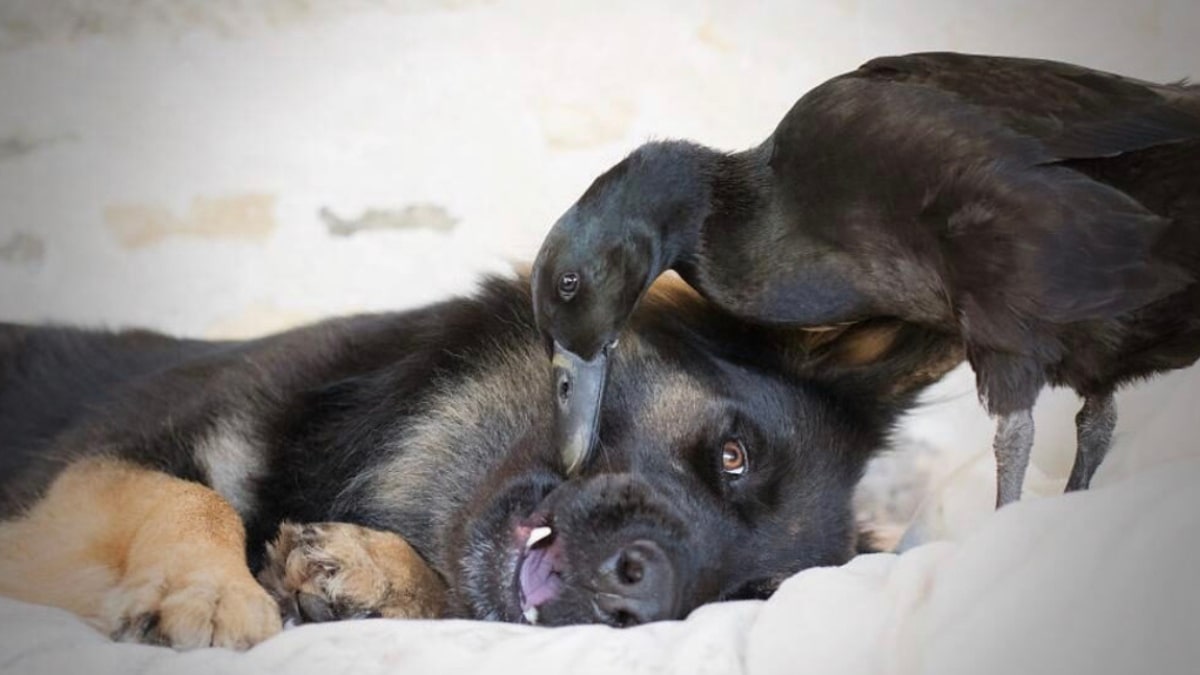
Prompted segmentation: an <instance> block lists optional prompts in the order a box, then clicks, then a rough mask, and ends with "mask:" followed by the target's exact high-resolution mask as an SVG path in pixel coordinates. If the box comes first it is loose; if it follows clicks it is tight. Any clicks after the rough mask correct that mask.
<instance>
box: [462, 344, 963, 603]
mask: <svg viewBox="0 0 1200 675" xmlns="http://www.w3.org/2000/svg"><path fill="white" fill-rule="evenodd" d="M864 335H865V333H864ZM694 337H695V334H694V333H693V332H691V331H689V330H688V329H687V328H686V327H684V328H680V329H678V330H676V329H674V328H671V327H664V326H662V325H656V326H646V325H643V326H642V331H641V332H640V333H638V334H637V335H635V336H632V337H631V336H628V335H627V336H626V337H625V338H623V343H622V347H621V349H620V350H619V351H618V357H617V359H616V362H615V363H614V365H613V370H612V373H611V375H610V382H609V390H608V393H607V395H606V398H605V403H604V410H603V418H602V419H603V421H602V425H601V428H600V441H599V447H598V450H597V452H596V453H595V455H594V457H593V459H592V460H591V463H590V465H589V466H587V467H585V468H584V470H583V471H582V472H581V473H580V475H578V476H576V477H573V478H571V479H570V480H567V479H565V478H564V477H563V476H562V475H561V473H560V472H559V471H558V468H557V467H558V459H557V451H556V449H555V448H553V447H552V444H551V443H550V442H549V438H550V435H549V434H548V433H547V432H546V430H545V429H540V428H539V429H533V430H531V431H530V432H529V434H527V435H526V436H525V437H524V438H523V439H521V441H520V442H518V443H517V444H516V445H515V446H514V447H513V448H512V449H511V451H510V452H509V453H508V455H507V457H506V460H505V462H504V464H503V465H502V467H501V468H500V470H498V471H496V472H495V473H494V474H493V475H492V476H491V477H490V478H489V480H488V481H487V482H486V484H485V486H484V488H483V490H481V492H480V494H479V495H478V497H477V498H476V499H475V500H474V502H473V504H472V506H471V513H472V515H471V517H470V518H468V519H467V520H468V521H469V522H468V524H467V525H466V530H465V531H464V532H463V533H462V535H461V537H459V543H460V544H461V549H460V550H459V551H457V552H455V553H454V554H453V555H452V558H454V559H456V560H457V561H458V562H457V564H456V567H457V569H456V571H455V573H456V576H458V579H456V580H452V583H451V586H452V587H455V588H456V589H457V591H456V592H457V593H458V594H459V595H460V597H459V598H458V602H459V603H461V604H462V605H464V606H465V608H466V611H467V613H469V614H470V615H472V616H475V617H478V618H489V619H499V620H505V621H515V622H519V621H528V622H536V623H540V624H547V625H562V624H573V623H596V622H599V623H607V624H610V625H615V626H626V625H632V624H639V623H645V622H649V621H656V620H664V619H677V618H683V617H684V616H686V615H687V614H688V613H689V612H690V611H691V610H693V609H695V608H696V607H697V606H699V605H701V604H704V603H707V602H712V601H717V600H722V599H734V598H753V597H765V596H766V595H769V594H770V593H771V592H772V591H773V590H774V589H775V588H776V587H777V586H778V584H779V582H780V581H782V580H783V579H784V578H786V577H787V576H789V575H791V574H793V573H795V572H797V571H799V570H801V569H804V568H807V567H811V566H816V565H833V564H840V563H842V562H845V561H846V560H848V559H849V558H850V557H851V556H852V555H853V553H854V550H855V546H856V541H857V536H856V531H855V522H854V517H853V513H852V510H851V506H850V503H851V496H852V493H853V490H854V486H855V484H856V483H857V481H858V479H859V478H860V477H861V474H862V471H863V468H864V466H865V464H866V461H867V460H868V459H869V458H870V456H871V455H872V453H873V452H874V451H876V450H878V449H879V447H880V446H881V445H882V442H883V437H884V435H885V434H886V432H887V430H888V425H889V424H890V422H891V420H892V419H894V417H895V414H897V413H898V412H899V411H900V410H901V409H902V408H903V407H905V405H906V403H904V401H908V400H910V398H907V397H908V395H909V394H911V393H912V392H913V391H914V390H915V387H913V386H908V387H898V386H897V385H896V383H897V382H898V381H899V380H900V376H899V374H898V373H897V374H896V377H888V373H880V372H875V373H873V374H871V376H870V377H868V378H866V379H865V380H864V379H863V378H862V377H859V380H858V381H856V382H851V381H852V380H854V378H855V377H856V375H854V374H853V372H851V371H850V370H842V371H839V370H838V369H839V368H842V369H845V368H847V367H848V366H846V361H845V360H840V361H838V364H839V365H836V366H835V365H833V363H832V362H830V363H827V364H826V365H824V366H820V368H822V369H823V371H821V372H817V371H815V370H812V371H810V372H804V368H787V367H780V363H782V361H778V360H776V361H774V363H773V364H764V363H761V362H759V360H758V359H757V358H754V359H750V360H749V362H747V360H746V359H744V358H731V357H730V356H729V355H728V354H722V353H721V351H720V350H717V349H712V348H711V344H712V343H710V342H707V341H704V340H701V341H697V340H695V339H693V338H694ZM743 337H744V336H743ZM869 338H870V339H871V340H877V339H878V332H877V331H876V332H872V333H871V334H870V336H869ZM896 338H897V335H896V334H894V333H892V334H889V335H888V337H887V339H888V342H889V344H888V346H889V347H891V346H893V345H895V344H896ZM901 342H903V340H901ZM741 344H742V345H743V346H746V344H747V343H746V340H742V341H741ZM921 344H922V345H923V346H922V349H925V348H926V347H927V346H928V344H927V343H925V342H921ZM766 346H767V345H766V343H765V342H762V341H761V340H758V344H757V345H754V348H755V349H765V348H766ZM784 351H786V350H784ZM843 351H845V350H844V349H843ZM882 351H886V350H881V351H880V353H882ZM934 351H937V350H934ZM759 353H760V354H762V353H764V352H759ZM848 353H852V354H860V355H861V353H862V344H856V345H855V346H854V349H853V350H852V351H851V352H848ZM779 356H781V352H779V350H776V352H775V354H774V357H779ZM925 356H927V355H923V356H922V358H925ZM782 358H783V361H787V359H788V358H790V356H789V355H787V354H782ZM900 360H901V361H902V360H903V359H900ZM812 363H814V362H809V363H808V365H811V364H812ZM760 365H764V366H769V367H757V366H760ZM806 367H807V366H806ZM900 367H903V364H901V366H900ZM822 372H823V373H824V375H825V376H826V377H824V378H822V376H821V374H822ZM854 372H857V373H858V376H861V375H862V374H863V372H864V371H862V369H861V368H859V369H858V370H857V371H854ZM941 372H945V370H944V369H943V370H941ZM941 372H939V373H938V376H940V374H941ZM881 374H882V375H884V377H883V378H881V377H879V376H880V375H881ZM841 379H844V380H845V383H848V384H847V386H848V387H849V389H838V386H837V385H838V384H839V382H840V381H841ZM933 379H936V378H935V377H931V378H929V379H928V380H922V382H924V383H925V384H927V383H928V382H929V381H932V380H933ZM864 382H869V383H870V384H871V387H869V388H867V387H865V385H864ZM856 387H857V388H856ZM886 392H890V393H886ZM901 392H902V393H901ZM862 396H868V397H869V399H868V400H864V401H862V406H861V407H859V406H857V405H855V404H854V403H853V401H854V400H855V399H857V398H861V397H862ZM881 410H883V411H884V412H881Z"/></svg>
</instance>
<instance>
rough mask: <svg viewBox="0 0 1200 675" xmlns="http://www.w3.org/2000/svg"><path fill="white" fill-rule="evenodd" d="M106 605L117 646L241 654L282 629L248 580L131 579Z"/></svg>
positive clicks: (266, 598)
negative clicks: (217, 649)
mask: <svg viewBox="0 0 1200 675" xmlns="http://www.w3.org/2000/svg"><path fill="white" fill-rule="evenodd" d="M106 605H107V609H108V613H109V614H110V616H112V619H110V620H109V623H110V625H116V626H117V628H116V629H115V630H114V631H113V633H112V637H113V639H115V640H119V641H122V642H143V643H148V644H159V645H167V646H170V647H175V648H176V649H193V648H197V647H210V646H211V647H226V648H229V649H246V648H249V647H252V646H254V645H256V644H258V643H259V642H262V641H263V640H265V639H267V638H269V637H271V636H272V635H274V634H276V633H278V632H279V631H280V630H281V629H282V625H281V622H280V617H279V609H278V606H277V605H276V603H275V601H274V599H273V598H272V597H271V596H270V595H268V594H267V593H266V592H265V591H264V590H263V589H262V587H261V586H259V585H258V584H256V583H254V580H253V579H251V578H250V577H249V576H248V575H247V578H246V579H223V578H220V576H218V575H212V574H208V573H206V572H197V573H195V574H194V575H192V576H191V578H184V579H182V580H176V581H169V580H167V579H165V578H152V577H150V578H143V579H139V580H132V581H130V582H129V583H124V584H121V585H119V586H118V587H117V588H116V589H114V590H113V591H112V592H111V594H110V595H109V596H108V598H107V599H106Z"/></svg>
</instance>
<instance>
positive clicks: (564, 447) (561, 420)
mask: <svg viewBox="0 0 1200 675" xmlns="http://www.w3.org/2000/svg"><path fill="white" fill-rule="evenodd" d="M552 363H553V365H554V397H555V399H556V402H557V405H556V406H555V415H556V418H555V434H556V436H557V438H556V441H557V446H558V448H559V452H561V453H562V463H563V469H564V470H565V471H566V472H567V475H568V476H572V475H574V474H575V473H576V472H578V471H579V470H580V469H581V468H583V466H584V465H585V464H587V461H588V459H589V458H590V456H591V454H592V450H593V448H594V447H595V445H596V431H597V429H598V428H599V425H600V404H601V403H602V401H603V399H604V381H605V379H606V378H607V376H608V349H607V348H605V349H601V350H600V351H599V352H597V353H596V355H595V356H594V357H592V358H591V359H590V360H586V361H585V360H584V359H583V358H581V357H580V356H578V355H576V354H575V353H573V352H571V351H568V350H567V349H564V348H563V347H562V346H561V345H559V344H558V343H557V342H555V343H554V358H553V361H552Z"/></svg>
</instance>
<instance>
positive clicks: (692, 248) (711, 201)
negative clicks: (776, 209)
mask: <svg viewBox="0 0 1200 675" xmlns="http://www.w3.org/2000/svg"><path fill="white" fill-rule="evenodd" d="M681 145H684V147H683V148H682V150H683V152H682V153H681V154H680V156H679V161H681V162H684V163H686V164H687V165H689V170H687V171H681V172H680V175H681V176H684V177H685V181H686V183H687V184H688V187H689V188H690V189H685V190H683V191H681V193H680V194H679V196H678V197H677V198H676V199H672V200H665V203H667V204H670V205H671V206H670V207H668V208H666V209H664V210H663V212H660V213H659V214H657V216H658V217H657V218H656V223H657V224H658V226H659V230H660V233H661V241H662V242H663V249H662V251H661V256H660V260H661V263H662V269H661V270H659V271H665V270H666V269H679V268H680V267H687V266H689V265H690V264H691V263H692V262H693V261H694V259H695V256H696V254H697V253H698V252H699V250H700V246H701V242H702V240H703V239H704V234H705V231H706V230H708V229H710V228H726V227H737V225H738V224H740V223H744V222H747V221H749V220H751V219H753V218H754V215H755V213H756V210H757V209H758V207H759V201H760V197H761V186H762V185H763V181H762V179H761V174H762V170H763V167H762V166H760V165H761V164H762V162H760V161H759V155H760V154H761V153H759V152H758V151H757V150H749V151H745V152H737V153H724V152H720V151H717V150H713V149H712V148H708V147H705V146H701V145H693V144H681Z"/></svg>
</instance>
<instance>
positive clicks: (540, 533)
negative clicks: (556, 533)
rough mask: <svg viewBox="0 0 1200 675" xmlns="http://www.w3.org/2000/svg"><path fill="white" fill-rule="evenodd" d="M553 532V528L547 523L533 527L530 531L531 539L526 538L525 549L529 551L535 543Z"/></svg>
mask: <svg viewBox="0 0 1200 675" xmlns="http://www.w3.org/2000/svg"><path fill="white" fill-rule="evenodd" d="M552 532H553V530H551V529H550V528H549V527H546V526H545V525H543V526H541V527H535V528H533V529H532V530H530V531H529V539H527V540H525V550H526V551H528V550H529V549H531V548H533V546H534V544H537V543H538V542H539V541H541V540H543V539H545V538H546V537H549V536H550V534H551V533H552Z"/></svg>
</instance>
